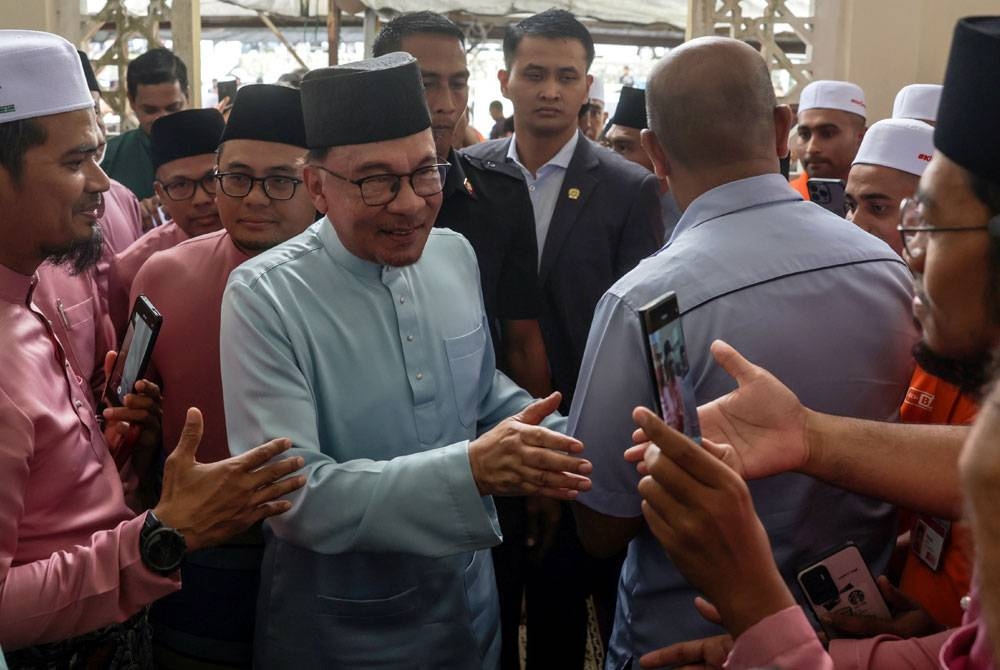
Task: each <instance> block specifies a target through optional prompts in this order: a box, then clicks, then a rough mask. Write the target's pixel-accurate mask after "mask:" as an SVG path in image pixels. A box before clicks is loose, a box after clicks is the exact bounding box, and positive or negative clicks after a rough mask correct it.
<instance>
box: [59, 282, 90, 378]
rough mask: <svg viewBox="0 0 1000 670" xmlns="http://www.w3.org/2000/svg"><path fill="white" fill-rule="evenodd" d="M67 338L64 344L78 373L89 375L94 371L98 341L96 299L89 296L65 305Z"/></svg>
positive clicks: (84, 375)
mask: <svg viewBox="0 0 1000 670" xmlns="http://www.w3.org/2000/svg"><path fill="white" fill-rule="evenodd" d="M63 313H64V314H65V316H66V326H67V327H66V339H67V340H68V341H67V342H63V343H62V344H63V346H64V347H65V348H66V354H67V355H68V356H69V358H70V362H71V363H72V364H73V369H74V370H76V373H77V374H78V375H81V376H83V377H85V378H86V377H89V376H90V375H91V373H93V371H94V367H95V365H96V361H97V353H96V352H95V351H94V347H96V346H97V341H96V337H95V333H94V329H95V325H94V299H93V298H87V299H86V300H84V301H83V302H80V303H77V304H75V305H73V306H72V307H64V310H63ZM88 383H89V382H88Z"/></svg>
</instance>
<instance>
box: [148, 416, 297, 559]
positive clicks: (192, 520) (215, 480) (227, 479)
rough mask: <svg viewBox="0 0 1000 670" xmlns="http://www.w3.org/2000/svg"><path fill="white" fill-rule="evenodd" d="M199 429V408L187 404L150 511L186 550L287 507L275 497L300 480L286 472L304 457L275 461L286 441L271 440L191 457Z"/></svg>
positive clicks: (219, 539)
mask: <svg viewBox="0 0 1000 670" xmlns="http://www.w3.org/2000/svg"><path fill="white" fill-rule="evenodd" d="M202 430H203V423H202V416H201V412H200V411H198V410H197V409H196V408H194V407H192V408H190V409H188V412H187V419H186V421H185V422H184V429H183V430H182V431H181V437H180V440H179V441H178V443H177V447H176V448H175V449H174V450H173V452H172V453H171V454H170V456H168V457H167V460H166V463H165V465H164V468H163V493H162V494H161V496H160V502H159V504H158V505H157V506H156V508H155V509H154V510H153V511H154V512H155V513H156V516H157V517H158V518H159V519H160V520H162V521H163V523H165V524H166V525H168V526H170V527H172V528H176V529H177V530H179V531H180V532H181V533H182V534H183V535H184V540H185V542H186V543H187V548H188V551H194V550H196V549H200V548H203V547H206V546H211V545H214V544H220V543H222V542H224V541H226V540H227V539H228V538H230V537H232V536H233V535H236V534H238V533H241V532H243V531H245V530H246V529H247V528H249V527H250V526H252V525H254V524H255V523H257V522H259V521H262V520H263V519H266V518H267V517H269V516H274V515H275V514H281V513H282V512H286V511H288V510H289V509H291V506H292V504H291V503H290V502H289V501H287V500H279V498H280V497H281V496H283V495H285V494H287V493H290V492H292V491H294V490H296V489H299V488H302V486H304V485H305V483H306V478H305V476H304V475H297V476H294V477H289V476H288V475H291V474H292V473H294V472H295V471H296V470H298V469H299V468H301V467H302V466H303V465H304V463H305V461H304V460H303V459H302V457H301V456H295V457H293V458H284V459H281V460H275V457H276V456H278V455H279V454H282V453H284V452H285V451H287V450H289V449H291V447H292V443H291V442H290V441H289V440H287V439H285V438H280V439H276V440H271V441H270V442H267V443H265V444H263V445H261V446H259V447H255V448H253V449H251V450H250V451H248V452H246V453H244V454H241V455H239V456H233V457H231V458H227V459H225V460H222V461H217V462H215V463H199V462H198V461H197V460H196V459H195V454H196V453H197V450H198V445H199V443H200V442H201V435H202Z"/></svg>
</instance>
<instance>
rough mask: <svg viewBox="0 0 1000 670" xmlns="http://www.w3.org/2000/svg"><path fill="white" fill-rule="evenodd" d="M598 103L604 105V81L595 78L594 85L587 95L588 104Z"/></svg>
mask: <svg viewBox="0 0 1000 670" xmlns="http://www.w3.org/2000/svg"><path fill="white" fill-rule="evenodd" d="M595 100H596V101H597V102H599V103H601V105H604V101H605V97H604V81H603V80H601V79H598V78H597V77H594V83H592V84H591V85H590V91H589V92H588V93H587V102H593V101H595Z"/></svg>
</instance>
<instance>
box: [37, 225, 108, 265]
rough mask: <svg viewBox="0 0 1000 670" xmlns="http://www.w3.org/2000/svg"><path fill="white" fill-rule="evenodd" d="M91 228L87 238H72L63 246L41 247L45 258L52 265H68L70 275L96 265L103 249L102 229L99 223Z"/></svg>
mask: <svg viewBox="0 0 1000 670" xmlns="http://www.w3.org/2000/svg"><path fill="white" fill-rule="evenodd" d="M91 228H92V230H93V234H92V235H90V236H89V237H87V238H84V239H80V240H74V241H73V242H71V243H70V244H68V245H66V246H64V247H59V248H47V249H42V253H44V254H45V260H47V261H48V262H49V263H51V264H52V265H68V266H69V273H70V274H71V275H78V274H80V273H82V272H86V271H87V270H89V269H90V268H92V267H94V266H95V265H97V261H99V260H101V254H102V252H103V251H104V231H103V230H102V229H101V224H99V223H94V224H93V226H92V227H91Z"/></svg>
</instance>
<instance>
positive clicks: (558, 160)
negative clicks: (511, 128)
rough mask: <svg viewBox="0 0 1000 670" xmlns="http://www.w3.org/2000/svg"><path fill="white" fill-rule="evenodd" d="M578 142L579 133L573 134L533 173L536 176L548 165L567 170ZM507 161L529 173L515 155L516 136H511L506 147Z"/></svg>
mask: <svg viewBox="0 0 1000 670" xmlns="http://www.w3.org/2000/svg"><path fill="white" fill-rule="evenodd" d="M579 141H580V131H579V130H578V131H576V132H575V133H573V137H571V138H569V141H568V142H566V144H564V145H563V147H562V149H560V150H559V151H558V152H557V153H556V155H555V156H553V157H552V158H550V159H549V160H548V162H547V163H545V165H543V166H541V167H540V168H538V170H536V171H535V174H536V175H537V174H538V173H539V172H541V171H542V170H544V169H545V168H547V167H548V166H550V165H553V166H556V167H561V168H562V169H564V170H566V169H568V168H569V163H570V161H571V160H573V154H574V153H575V152H576V145H577V143H578V142H579ZM507 160H508V161H512V162H513V163H514V164H515V165H517V167H519V168H521V170H522V171H523V172H530V170H528V168H526V167H524V165H522V164H521V158H520V157H519V156H518V155H517V134H514V135H511V138H510V146H508V147H507Z"/></svg>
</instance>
